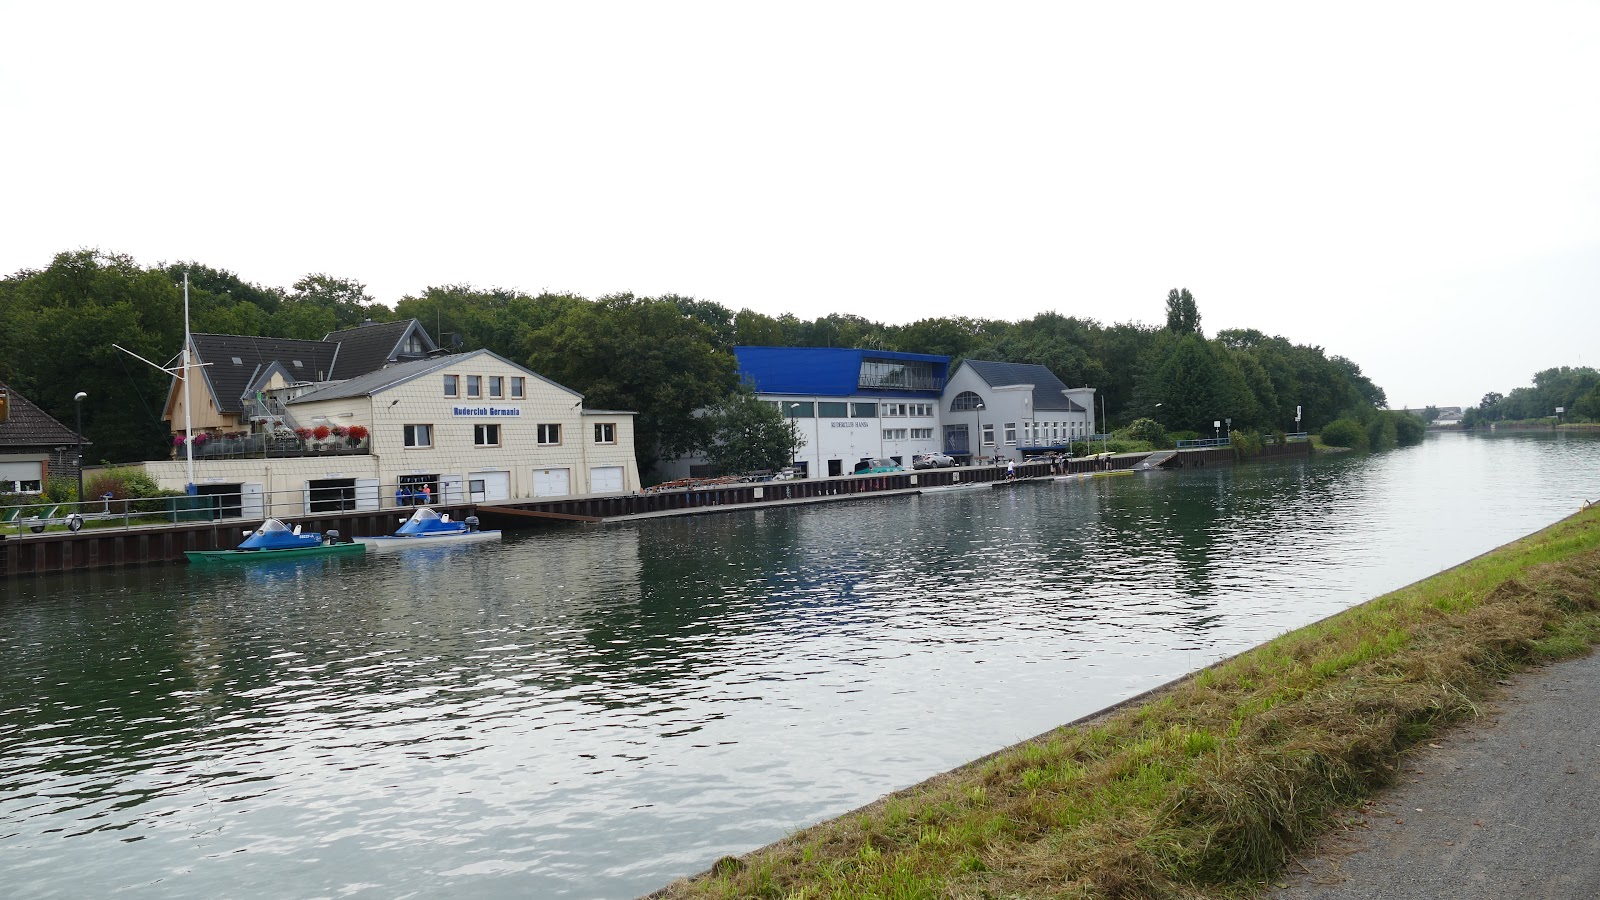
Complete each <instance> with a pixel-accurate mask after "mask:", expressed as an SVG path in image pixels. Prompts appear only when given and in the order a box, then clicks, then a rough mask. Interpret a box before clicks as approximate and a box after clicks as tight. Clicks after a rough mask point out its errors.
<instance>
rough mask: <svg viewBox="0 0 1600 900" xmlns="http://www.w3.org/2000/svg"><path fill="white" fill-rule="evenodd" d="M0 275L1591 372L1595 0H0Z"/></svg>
mask: <svg viewBox="0 0 1600 900" xmlns="http://www.w3.org/2000/svg"><path fill="white" fill-rule="evenodd" d="M0 34H4V35H5V38H6V40H5V50H4V52H3V53H0V79H3V81H0V90H3V111H4V114H5V127H4V138H3V140H0V166H3V168H0V171H3V172H4V178H5V185H6V186H5V190H4V193H3V194H0V209H3V212H0V270H4V271H5V272H14V271H17V270H20V269H24V268H40V267H43V266H45V265H47V264H48V263H49V261H50V258H51V256H52V255H53V254H55V253H57V252H60V251H63V250H71V249H77V248H81V247H98V248H100V249H102V250H106V251H112V252H119V253H126V254H129V255H131V256H133V257H134V258H135V259H136V260H138V261H139V262H140V263H142V264H146V265H153V264H156V263H159V262H164V261H175V260H187V259H192V260H196V261H199V262H202V263H205V264H207V265H210V266H215V267H218V268H224V269H229V270H231V271H234V272H236V273H238V274H239V275H240V276H241V277H243V278H244V279H246V280H248V281H253V282H257V283H260V284H266V285H278V286H285V287H286V286H288V285H289V284H290V283H292V282H293V281H294V280H295V279H296V278H298V277H299V276H301V275H303V274H305V273H308V272H326V273H328V274H331V275H336V276H340V277H346V278H352V279H355V280H357V281H360V282H362V283H364V284H366V285H367V286H368V288H369V290H370V292H371V293H372V294H373V295H374V296H376V297H377V298H378V299H379V300H381V301H383V302H385V303H388V304H390V305H393V303H394V302H395V301H396V300H398V299H400V298H401V297H403V296H405V295H406V294H415V293H419V292H420V291H421V290H422V289H424V288H426V287H428V286H430V285H439V284H452V283H470V284H474V285H477V286H479V287H508V288H518V289H522V290H526V291H533V292H536V291H539V290H542V289H550V290H563V291H573V292H576V293H580V294H583V295H585V296H590V297H594V296H599V295H602V294H606V293H612V292H618V291H633V292H634V293H636V294H642V295H654V294H661V293H667V292H675V293H679V294H686V295H691V296H695V297H699V298H702V299H707V300H714V301H716V302H718V303H722V304H725V305H727V306H728V307H730V308H733V309H736V310H737V309H739V308H742V307H748V308H750V309H754V310H758V311H760V312H764V313H768V314H771V315H779V314H782V313H784V312H793V313H795V314H796V315H798V316H801V317H803V318H813V317H816V316H820V315H825V314H827V313H830V312H847V313H856V314H860V315H863V316H867V317H868V318H872V319H877V320H880V321H885V322H893V323H904V322H910V321H914V320H916V319H919V318H924V317H929V316H949V315H975V316H987V317H997V318H1005V319H1013V320H1014V319H1019V318H1026V317H1029V316H1032V315H1034V314H1036V313H1039V312H1042V311H1046V310H1054V311H1057V312H1060V313H1062V314H1065V315H1077V316H1084V317H1093V318H1096V319H1099V320H1101V321H1103V322H1115V321H1127V320H1134V321H1143V322H1151V323H1154V322H1160V321H1162V320H1163V301H1164V298H1165V296H1166V292H1167V290H1168V289H1169V288H1172V287H1188V288H1189V289H1190V290H1191V291H1193V293H1194V295H1195V297H1196V299H1197V300H1198V302H1199V304H1200V311H1201V314H1202V317H1203V322H1202V324H1203V326H1204V327H1205V329H1206V332H1207V333H1208V334H1214V333H1216V331H1218V330H1220V329H1223V328H1234V327H1254V328H1258V329H1260V330H1262V331H1265V332H1268V333H1272V334H1281V335H1283V336H1285V337H1287V338H1289V339H1291V340H1293V341H1296V342H1299V343H1310V344H1318V345H1321V346H1323V347H1324V348H1326V349H1327V351H1328V352H1329V353H1330V354H1341V355H1344V356H1348V357H1350V358H1351V359H1353V360H1355V361H1356V362H1358V363H1359V364H1360V365H1361V366H1362V367H1363V368H1364V369H1365V371H1366V372H1367V373H1368V374H1369V375H1370V376H1371V377H1372V378H1373V380H1374V381H1376V382H1377V383H1378V384H1379V385H1381V386H1382V387H1384V388H1385V389H1386V390H1387V391H1388V395H1389V400H1390V403H1391V405H1394V406H1397V407H1398V406H1403V405H1409V406H1414V407H1415V406H1422V405H1424V404H1428V403H1433V404H1438V405H1466V404H1470V403H1475V402H1476V401H1477V399H1478V398H1479V397H1481V396H1482V395H1483V394H1484V393H1485V392H1486V391H1490V390H1497V391H1507V390H1509V389H1510V388H1513V387H1516V386H1519V385H1523V384H1527V383H1529V381H1530V376H1531V375H1532V373H1533V372H1534V371H1536V370H1538V369H1542V368H1546V367H1549V366H1556V365H1579V364H1582V365H1592V366H1600V348H1597V347H1596V338H1597V336H1600V3H1594V2H1588V3H1551V4H1544V3H1528V2H1518V3H1496V4H1485V5H1477V4H1468V3H1460V2H1449V3H1439V4H1412V3H1406V4H1395V3H1378V4H1359V3H1348V2H1346V3H1325V4H1321V5H1315V6H1314V5H1312V4H1284V3H1264V4H1249V5H1244V4H1216V3H1204V4H1199V3H1174V4H1164V3H1140V4H1086V3H1085V4H1068V3H1061V2H1056V3H1041V4H1002V3H989V4H976V3H965V4H936V3H928V2H917V3H905V4H898V3H896V4H890V3H861V2H855V3H838V4H833V3H819V2H811V3H805V4H790V5H787V6H782V7H780V6H779V5H777V4H761V3H748V2H739V3H725V4H710V3H698V4H695V3H638V4H633V3H597V2H579V3H574V2H564V3H550V4H537V3H511V2H503V3H461V2H456V3H437V2H434V3H426V4H402V3H394V2H388V3H372V4H356V3H326V2H323V3H285V2H279V3H272V4H233V3H202V4H176V3H156V2H147V3H122V2H119V3H94V4H88V3H73V2H51V3H20V2H19V3H8V4H6V5H5V6H4V7H3V8H0Z"/></svg>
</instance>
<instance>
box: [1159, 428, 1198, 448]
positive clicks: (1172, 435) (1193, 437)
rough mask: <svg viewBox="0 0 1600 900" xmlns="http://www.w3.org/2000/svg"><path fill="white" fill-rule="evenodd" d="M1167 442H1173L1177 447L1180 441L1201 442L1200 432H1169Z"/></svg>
mask: <svg viewBox="0 0 1600 900" xmlns="http://www.w3.org/2000/svg"><path fill="white" fill-rule="evenodd" d="M1167 440H1169V441H1171V442H1172V444H1173V446H1177V444H1178V442H1179V441H1198V440H1200V432H1198V431H1169V432H1167Z"/></svg>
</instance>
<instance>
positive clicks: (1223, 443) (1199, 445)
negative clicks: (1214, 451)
mask: <svg viewBox="0 0 1600 900" xmlns="http://www.w3.org/2000/svg"><path fill="white" fill-rule="evenodd" d="M1174 443H1175V445H1176V446H1177V448H1178V449H1179V450H1204V449H1206V448H1208V447H1232V446H1233V439H1232V438H1225V437H1222V438H1201V439H1200V440H1196V441H1176V442H1174Z"/></svg>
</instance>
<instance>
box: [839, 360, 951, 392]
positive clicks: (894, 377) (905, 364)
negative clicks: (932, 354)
mask: <svg viewBox="0 0 1600 900" xmlns="http://www.w3.org/2000/svg"><path fill="white" fill-rule="evenodd" d="M942 370H943V366H937V367H936V366H935V365H934V364H933V363H931V362H923V361H919V360H890V359H863V360H862V361H861V371H860V376H859V377H858V378H857V379H856V384H857V386H859V387H862V388H889V389H891V390H902V391H942V390H944V372H943V371H942Z"/></svg>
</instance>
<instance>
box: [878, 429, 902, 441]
mask: <svg viewBox="0 0 1600 900" xmlns="http://www.w3.org/2000/svg"><path fill="white" fill-rule="evenodd" d="M883 439H884V440H886V441H903V440H905V439H906V430H905V429H904V428H885V429H884V430H883Z"/></svg>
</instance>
